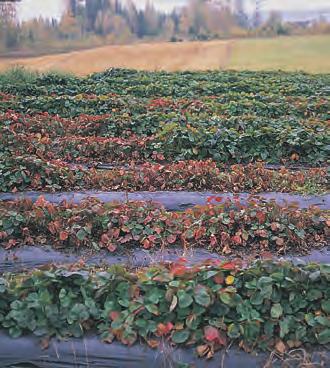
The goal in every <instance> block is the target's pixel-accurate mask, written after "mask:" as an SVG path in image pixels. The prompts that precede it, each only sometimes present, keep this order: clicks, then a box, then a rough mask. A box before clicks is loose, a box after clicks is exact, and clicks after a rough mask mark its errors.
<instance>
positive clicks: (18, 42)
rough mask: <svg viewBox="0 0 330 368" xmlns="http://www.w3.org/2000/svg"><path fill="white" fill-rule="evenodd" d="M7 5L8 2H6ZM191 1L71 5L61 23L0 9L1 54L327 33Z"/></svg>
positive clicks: (73, 0) (318, 25)
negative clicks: (163, 5) (166, 8)
mask: <svg viewBox="0 0 330 368" xmlns="http://www.w3.org/2000/svg"><path fill="white" fill-rule="evenodd" d="M7 4H8V3H7ZM234 4H235V6H233V5H232V2H231V1H230V0H226V1H221V0H214V1H212V0H190V1H188V3H187V6H185V7H182V8H179V9H177V10H175V11H173V12H171V13H164V12H160V11H158V10H156V9H155V7H154V6H153V5H152V3H147V5H146V7H145V8H144V9H143V10H140V9H137V7H136V6H135V5H134V3H133V2H131V1H130V0H128V1H125V2H124V3H123V2H121V1H120V0H85V1H84V2H81V1H79V0H70V1H69V7H68V11H67V13H66V14H64V15H63V17H62V19H61V20H58V21H57V20H54V19H53V20H48V19H41V18H40V19H34V20H30V21H26V22H23V23H18V22H17V20H16V17H15V4H14V3H10V4H9V5H7V6H2V7H1V8H0V12H1V18H0V52H1V53H2V54H4V53H10V52H22V53H24V52H26V53H28V52H35V53H42V52H49V51H52V50H54V51H56V50H61V51H63V50H66V49H67V50H70V49H74V48H82V47H92V46H98V45H104V44H129V43H134V42H139V41H172V42H179V41H186V40H211V39H225V38H232V37H251V36H253V37H255V36H276V35H290V34H306V33H309V34H310V33H329V32H330V26H329V24H328V23H327V22H326V21H324V20H322V19H320V20H319V21H317V22H314V23H313V24H307V23H306V24H304V23H288V22H284V21H283V20H282V18H281V15H280V14H279V13H276V12H273V13H271V14H270V15H269V17H268V19H266V20H264V21H261V20H260V19H259V17H258V14H256V15H255V16H254V17H253V18H252V19H251V18H249V17H248V16H247V15H246V14H245V13H244V11H243V6H242V1H237V0H236V1H235V3H234Z"/></svg>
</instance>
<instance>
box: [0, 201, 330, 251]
mask: <svg viewBox="0 0 330 368" xmlns="http://www.w3.org/2000/svg"><path fill="white" fill-rule="evenodd" d="M212 200H213V199H212V198H210V204H207V205H205V206H197V207H194V208H192V209H188V210H186V211H183V212H167V211H166V210H165V209H164V208H162V207H160V206H157V205H156V204H150V203H145V202H128V203H125V204H111V203H108V204H103V203H101V202H99V201H97V200H96V199H90V200H85V201H83V202H81V203H80V204H72V203H65V202H64V203H62V204H60V205H54V204H51V203H49V202H47V201H45V200H44V198H43V197H39V199H38V200H37V201H36V202H35V203H32V202H30V201H27V200H22V201H17V202H5V203H2V204H1V206H0V215H1V220H0V239H1V243H2V245H3V246H4V247H5V248H7V249H9V248H12V247H13V246H15V245H21V244H34V243H35V244H45V243H48V244H53V245H54V246H55V247H61V248H63V247H73V248H77V247H82V246H84V247H90V248H94V249H100V248H105V249H108V250H109V251H110V252H116V251H118V250H121V249H123V248H124V247H125V248H127V247H136V246H137V247H142V248H144V249H154V248H161V247H164V246H167V247H173V246H180V247H184V248H185V247H196V246H197V247H206V248H207V249H211V250H213V251H215V252H219V253H225V254H229V253H233V252H237V251H243V250H244V249H246V248H247V247H249V249H259V250H260V249H262V250H266V249H271V250H274V251H276V252H278V253H286V252H287V251H289V250H291V249H296V250H299V251H308V250H309V248H310V247H315V246H322V245H324V244H325V242H326V236H327V235H328V232H329V228H328V227H329V218H328V214H327V212H320V211H319V210H317V209H316V208H310V209H309V210H299V209H297V208H296V207H294V206H289V207H282V206H279V205H277V204H275V203H273V202H270V203H265V202H262V201H258V200H254V199H253V198H252V199H251V200H250V201H249V202H248V204H247V205H246V206H243V205H242V204H240V203H239V202H238V201H236V200H234V201H233V202H230V201H228V202H225V203H224V204H221V199H219V198H216V201H217V204H216V205H214V204H212V203H211V202H212ZM219 202H220V203H219Z"/></svg>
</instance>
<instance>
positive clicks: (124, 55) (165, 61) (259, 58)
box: [0, 35, 330, 75]
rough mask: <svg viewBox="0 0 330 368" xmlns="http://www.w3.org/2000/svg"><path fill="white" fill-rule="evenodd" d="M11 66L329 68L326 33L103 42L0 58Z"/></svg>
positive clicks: (81, 71) (81, 69)
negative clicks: (66, 50)
mask: <svg viewBox="0 0 330 368" xmlns="http://www.w3.org/2000/svg"><path fill="white" fill-rule="evenodd" d="M14 65H23V66H25V67H28V68H31V69H35V70H38V71H48V70H57V71H65V72H72V73H75V74H78V75H85V74H89V73H92V72H97V71H102V70H104V69H107V68H109V67H121V68H133V69H139V70H167V71H178V70H210V69H212V70H214V69H236V70H244V69H247V70H277V69H281V70H286V71H295V70H302V71H306V72H311V73H329V72H330V35H323V36H308V37H281V38H276V39H241V40H229V41H210V42H183V43H152V44H138V45H127V46H104V47H98V48H94V49H90V50H84V51H75V52H71V53H66V54H57V55H47V56H41V57H34V58H17V59H9V58H2V59H0V70H5V69H7V68H10V67H12V66H14Z"/></svg>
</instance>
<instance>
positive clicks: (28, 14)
mask: <svg viewBox="0 0 330 368" xmlns="http://www.w3.org/2000/svg"><path fill="white" fill-rule="evenodd" d="M133 1H134V2H135V3H136V4H137V5H139V6H140V7H144V6H145V4H146V2H147V1H148V0H133ZM185 1H186V0H152V2H153V3H154V4H155V6H156V7H157V8H159V9H162V10H172V9H173V8H174V7H175V6H180V5H182V4H184V3H185ZM264 1H265V3H264V5H263V6H262V9H264V10H279V11H281V10H282V11H290V10H299V11H313V10H317V9H320V8H328V9H329V8H330V0H264ZM65 4H66V0H21V3H19V4H18V17H19V19H20V20H21V21H22V20H28V19H32V18H38V17H39V16H43V17H46V18H55V19H59V18H60V17H61V14H62V13H63V12H64V11H65V9H66V5H65ZM246 4H247V8H248V9H249V10H251V9H253V8H254V6H255V0H246Z"/></svg>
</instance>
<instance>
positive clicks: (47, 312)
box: [0, 259, 330, 358]
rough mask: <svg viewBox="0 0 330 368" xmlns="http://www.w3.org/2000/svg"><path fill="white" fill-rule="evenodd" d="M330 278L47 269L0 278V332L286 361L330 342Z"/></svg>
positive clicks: (236, 265) (163, 269) (272, 272)
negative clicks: (263, 354)
mask: <svg viewBox="0 0 330 368" xmlns="http://www.w3.org/2000/svg"><path fill="white" fill-rule="evenodd" d="M329 279H330V269H329V265H315V264H310V265H307V266H294V265H293V264H291V263H289V262H274V261H263V262H260V261H259V262H255V263H252V264H250V265H245V267H244V265H242V264H241V263H240V262H238V261H232V262H218V263H212V262H208V263H204V264H198V265H195V266H191V267H188V266H187V265H186V264H185V261H184V260H183V259H182V260H180V262H179V263H169V264H166V265H154V266H152V267H149V268H145V269H139V270H137V271H130V270H129V269H125V268H123V267H121V266H114V267H112V268H104V269H98V268H96V269H92V268H86V267H85V266H84V265H83V264H78V265H71V266H69V267H68V268H56V267H55V266H48V267H47V269H43V270H35V271H32V272H30V273H23V274H20V275H15V274H7V275H3V277H2V278H0V294H1V304H0V317H1V318H0V326H1V327H2V328H4V329H6V330H8V331H9V334H10V335H11V336H12V337H14V338H16V337H19V336H21V335H22V334H29V333H30V334H31V333H33V334H35V335H37V336H45V335H46V336H53V335H57V336H61V337H68V336H75V337H80V336H83V335H84V334H86V333H88V332H90V331H96V332H97V333H99V334H100V336H101V339H102V340H103V341H105V342H107V343H111V342H112V341H113V340H115V339H116V340H118V341H120V342H121V343H122V344H125V345H129V346H130V345H133V344H134V343H136V342H137V341H138V340H139V341H143V342H145V343H146V344H148V345H149V346H150V347H152V348H156V347H158V345H159V344H160V341H161V340H162V339H165V340H166V341H168V342H169V343H170V344H173V345H183V346H195V347H196V352H197V354H198V356H200V357H207V358H211V357H212V356H213V354H214V352H215V351H217V350H219V349H221V348H223V347H226V346H228V345H229V344H230V343H232V342H236V343H238V345H239V346H240V347H241V348H242V349H244V350H246V351H252V350H259V349H261V350H273V349H275V350H278V351H279V352H281V353H283V352H284V351H285V350H287V349H289V348H294V347H295V348H297V347H301V346H303V345H305V344H319V345H326V344H329V342H330V336H329V313H330V305H329V302H328V301H329V298H330V294H329V292H330V290H329V287H328V284H329Z"/></svg>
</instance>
